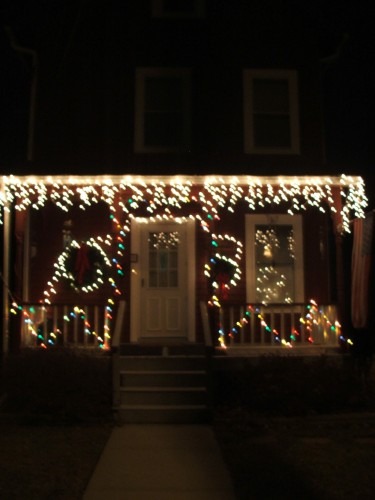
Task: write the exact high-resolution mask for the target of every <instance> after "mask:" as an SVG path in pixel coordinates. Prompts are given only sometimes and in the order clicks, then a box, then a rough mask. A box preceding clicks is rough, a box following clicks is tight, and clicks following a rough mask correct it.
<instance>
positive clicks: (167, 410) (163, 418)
mask: <svg viewBox="0 0 375 500" xmlns="http://www.w3.org/2000/svg"><path fill="white" fill-rule="evenodd" d="M211 418H212V415H211V412H210V411H209V409H208V408H207V406H205V405H177V406H173V405H158V406H156V405H153V406H150V405H121V406H120V407H119V408H118V409H117V420H118V421H119V422H120V423H175V424H177V423H190V424H194V423H207V422H210V421H211Z"/></svg>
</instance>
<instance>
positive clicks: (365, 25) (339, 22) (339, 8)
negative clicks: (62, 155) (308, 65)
mask: <svg viewBox="0 0 375 500" xmlns="http://www.w3.org/2000/svg"><path fill="white" fill-rule="evenodd" d="M114 1H116V0H111V1H110V2H109V3H112V2H114ZM95 3H98V4H101V2H99V1H98V0H24V1H21V0H13V1H12V0H5V2H3V5H4V6H3V7H2V9H1V10H0V12H1V17H2V22H1V27H0V49H1V66H2V71H1V98H0V99H1V101H0V105H1V109H2V113H1V118H0V127H1V130H0V132H1V138H0V146H1V150H0V165H2V166H3V170H4V171H6V169H7V168H9V165H14V164H16V163H17V162H22V160H23V158H22V155H23V156H24V155H25V148H24V147H22V146H23V145H24V144H25V140H26V139H25V138H26V136H27V117H28V111H29V101H28V98H29V93H28V92H29V86H28V85H29V84H28V82H29V75H30V58H28V57H27V56H24V55H20V54H19V55H18V57H19V60H16V61H15V58H14V54H12V49H11V48H10V46H9V38H8V36H7V33H6V29H5V26H10V27H11V29H12V32H13V34H14V36H15V38H16V40H17V43H18V44H20V45H22V46H26V47H30V48H32V49H35V50H36V51H37V52H38V55H39V59H40V64H43V65H44V71H45V70H46V65H47V67H48V68H47V69H48V71H49V72H54V73H56V74H58V72H59V71H63V70H64V62H65V60H66V58H67V57H69V53H70V51H71V50H72V40H74V34H75V30H76V29H77V25H78V24H79V22H82V19H84V16H85V15H86V14H85V13H86V11H88V10H89V9H88V7H90V6H91V7H92V5H93V4H95ZM102 3H103V2H102ZM269 3H270V5H272V2H269ZM277 3H278V4H279V5H280V4H283V5H285V9H289V11H290V12H292V13H293V14H292V15H293V16H297V17H298V16H300V17H301V19H302V20H303V22H304V23H305V25H306V26H307V27H308V28H307V31H309V33H307V35H308V36H313V37H314V38H315V40H316V43H317V45H318V47H319V54H320V56H321V59H322V63H321V67H322V86H323V93H324V113H325V120H324V121H325V123H324V126H325V137H326V160H327V164H328V165H331V166H332V172H335V173H337V172H350V173H353V174H360V175H366V176H367V177H368V178H369V179H371V178H372V177H373V175H372V174H369V172H370V170H371V168H372V166H373V165H374V164H375V155H374V140H373V136H374V130H375V127H374V111H375V107H374V99H373V96H374V91H373V89H374V88H375V85H374V83H375V82H374V73H373V71H372V68H373V65H374V60H373V52H374V43H373V42H374V36H373V31H374V30H373V21H374V19H373V17H372V16H371V11H370V4H371V2H358V3H355V2H351V3H349V2H342V1H338V0H333V1H327V0H326V1H319V0H318V1H314V2H301V1H300V0H299V1H289V2H288V1H285V2H280V1H279V2H277ZM301 4H302V5H301ZM103 5H104V4H103ZM370 184H371V185H373V186H375V184H374V183H373V182H370Z"/></svg>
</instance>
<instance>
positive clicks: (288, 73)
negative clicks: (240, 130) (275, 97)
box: [243, 69, 300, 155]
mask: <svg viewBox="0 0 375 500" xmlns="http://www.w3.org/2000/svg"><path fill="white" fill-rule="evenodd" d="M256 79H263V80H284V81H286V82H287V83H288V89H289V117H290V137H291V145H290V147H287V148H281V147H257V146H256V144H255V139H254V130H255V128H254V114H255V112H254V111H253V110H254V103H253V82H254V80H256ZM243 99H244V109H243V111H244V149H245V153H248V154H281V155H283V154H288V155H291V154H299V153H300V132H299V103H298V101H299V97H298V75H297V71H295V70H285V69H280V70H275V69H272V70H267V69H245V70H244V73H243ZM275 114H276V113H275Z"/></svg>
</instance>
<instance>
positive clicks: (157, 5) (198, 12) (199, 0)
mask: <svg viewBox="0 0 375 500" xmlns="http://www.w3.org/2000/svg"><path fill="white" fill-rule="evenodd" d="M193 3H194V10H193V12H187V13H185V12H168V11H167V10H165V9H164V8H163V0H152V16H153V17H160V18H168V19H181V18H182V19H196V18H202V17H204V14H205V0H193Z"/></svg>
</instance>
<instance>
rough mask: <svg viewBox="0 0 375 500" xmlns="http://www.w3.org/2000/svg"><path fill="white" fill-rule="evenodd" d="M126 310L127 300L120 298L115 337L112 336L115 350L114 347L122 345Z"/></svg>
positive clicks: (112, 345) (112, 344)
mask: <svg viewBox="0 0 375 500" xmlns="http://www.w3.org/2000/svg"><path fill="white" fill-rule="evenodd" d="M125 311H126V302H125V300H120V302H119V306H118V309H117V316H116V323H115V329H114V332H113V337H112V342H111V348H112V350H114V349H115V350H116V349H118V348H119V346H120V342H121V332H122V330H123V325H124V318H125Z"/></svg>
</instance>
